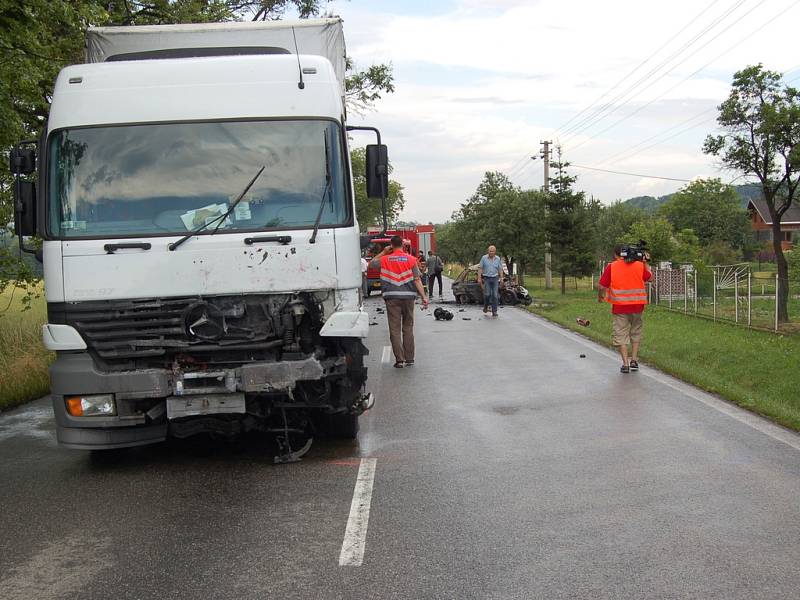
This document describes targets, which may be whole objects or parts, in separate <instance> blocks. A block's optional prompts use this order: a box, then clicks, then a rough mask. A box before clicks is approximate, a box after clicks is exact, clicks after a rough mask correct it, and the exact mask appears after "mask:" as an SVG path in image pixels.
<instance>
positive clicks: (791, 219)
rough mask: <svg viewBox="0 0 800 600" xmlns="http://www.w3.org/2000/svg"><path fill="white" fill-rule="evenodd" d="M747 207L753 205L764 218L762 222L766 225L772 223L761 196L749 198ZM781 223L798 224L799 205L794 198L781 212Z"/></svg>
mask: <svg viewBox="0 0 800 600" xmlns="http://www.w3.org/2000/svg"><path fill="white" fill-rule="evenodd" d="M747 207H748V209H749V208H750V207H753V208H754V209H755V210H756V211H757V212H758V214H759V215H760V216H761V218H762V219H763V220H764V223H766V224H767V225H772V217H770V216H769V209H768V208H767V202H766V201H765V200H764V199H763V198H753V199H751V200H750V203H749V204H748V205H747ZM781 225H800V205H798V203H797V200H796V199H795V201H794V202H792V205H791V206H790V207H789V210H787V211H786V212H785V213H783V217H782V218H781Z"/></svg>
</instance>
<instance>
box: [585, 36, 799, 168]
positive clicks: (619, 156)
mask: <svg viewBox="0 0 800 600" xmlns="http://www.w3.org/2000/svg"><path fill="white" fill-rule="evenodd" d="M768 23H769V21H768ZM764 25H766V23H765V24H764ZM762 27H763V26H762ZM759 29H760V28H759ZM798 67H800V63H798V64H796V65H795V66H793V67H791V68H789V69H786V70H785V71H783V73H782V74H783V75H786V74H787V73H791V72H792V71H794V70H795V69H797V68H798ZM797 79H800V76H798V77H795V78H793V79H790V80H789V81H787V82H785V85H789V84H790V83H792V82H793V81H796V80H797ZM715 110H717V107H713V108H709V109H706V110H704V111H701V112H699V113H697V114H696V115H694V116H692V117H689V118H688V119H686V120H685V121H681V122H680V123H678V124H677V125H673V126H672V127H669V128H667V129H665V130H663V131H660V132H659V133H656V134H655V135H652V136H650V137H649V138H646V139H644V140H642V141H641V142H639V143H637V144H635V145H633V146H631V147H629V148H627V149H626V150H622V151H621V152H617V153H616V154H612V155H611V156H610V157H608V158H606V159H604V160H601V161H600V162H599V163H598V164H600V165H603V164H613V163H615V162H619V161H620V160H623V159H624V158H629V156H626V155H628V154H630V155H631V156H633V155H635V154H641V153H643V152H646V151H647V150H649V149H650V148H654V147H656V146H658V145H660V144H663V143H664V142H667V141H669V140H671V139H673V138H675V137H677V136H679V135H681V134H682V133H685V132H687V131H690V130H691V129H694V128H696V127H699V126H700V125H701V124H702V123H703V122H704V121H705V119H704V117H705V115H706V114H708V113H710V112H712V111H715ZM697 119H701V121H700V122H699V123H695V124H693V125H691V126H689V127H686V128H684V129H681V130H680V131H678V132H677V133H675V134H674V135H671V136H669V137H666V138H664V139H663V140H660V141H658V142H656V143H655V144H650V145H649V146H646V147H645V148H642V149H641V150H639V151H638V152H631V151H633V150H635V149H636V148H638V147H639V146H641V145H642V144H646V143H647V142H649V141H650V140H654V139H656V138H658V137H661V136H662V135H664V134H666V133H669V132H670V131H673V130H674V129H676V128H678V127H681V126H682V125H684V124H687V123H690V122H692V121H695V120H697Z"/></svg>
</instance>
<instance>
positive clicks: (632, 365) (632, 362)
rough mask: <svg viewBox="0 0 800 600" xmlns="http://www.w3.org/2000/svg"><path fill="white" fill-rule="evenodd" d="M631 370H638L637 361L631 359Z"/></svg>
mask: <svg viewBox="0 0 800 600" xmlns="http://www.w3.org/2000/svg"><path fill="white" fill-rule="evenodd" d="M630 366H631V371H638V370H639V363H638V362H637V361H635V360H632V361H631V365H630Z"/></svg>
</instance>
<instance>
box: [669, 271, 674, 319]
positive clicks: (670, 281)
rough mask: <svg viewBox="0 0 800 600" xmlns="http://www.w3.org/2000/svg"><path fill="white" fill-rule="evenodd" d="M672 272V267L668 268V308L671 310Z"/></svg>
mask: <svg viewBox="0 0 800 600" xmlns="http://www.w3.org/2000/svg"><path fill="white" fill-rule="evenodd" d="M673 273H674V271H673V269H672V268H670V270H669V309H670V310H672V274H673Z"/></svg>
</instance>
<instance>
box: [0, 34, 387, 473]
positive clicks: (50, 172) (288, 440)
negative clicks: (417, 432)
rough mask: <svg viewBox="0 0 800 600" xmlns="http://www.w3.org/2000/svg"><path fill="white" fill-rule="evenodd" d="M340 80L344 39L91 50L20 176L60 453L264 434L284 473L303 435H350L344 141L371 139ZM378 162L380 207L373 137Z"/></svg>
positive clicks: (69, 72)
mask: <svg viewBox="0 0 800 600" xmlns="http://www.w3.org/2000/svg"><path fill="white" fill-rule="evenodd" d="M344 70H345V49H344V38H343V33H342V23H341V20H339V19H319V20H308V21H295V22H273V23H224V24H202V25H175V26H140V27H118V28H96V29H90V30H89V31H88V35H87V64H81V65H74V66H69V67H67V68H65V69H63V70H62V71H61V73H60V74H59V76H58V80H57V81H56V84H55V90H54V93H53V99H52V106H51V110H50V115H49V120H48V122H47V127H46V129H45V131H44V132H43V133H42V136H41V138H40V139H39V140H37V141H35V142H22V143H20V144H19V145H18V146H17V147H16V148H15V149H14V150H13V151H12V153H11V157H10V160H11V167H12V171H13V172H14V173H16V174H17V180H16V184H15V185H16V188H15V199H16V224H17V230H18V233H19V234H20V240H21V239H22V236H23V235H25V236H27V235H37V236H38V237H40V238H41V239H42V240H43V244H42V248H41V251H37V252H38V255H39V257H40V259H42V260H43V263H44V278H45V290H46V299H47V307H48V323H47V324H46V325H44V327H43V336H44V342H45V345H46V346H47V348H49V349H50V350H54V351H55V352H56V354H57V357H56V360H55V362H54V363H53V365H52V367H51V371H50V373H51V392H52V399H53V407H54V410H55V417H56V423H57V435H58V440H59V442H60V443H61V444H62V445H64V446H67V447H71V448H80V449H112V448H122V447H127V446H134V445H142V444H149V443H155V442H159V441H162V440H164V439H165V438H166V437H168V436H175V437H187V436H190V435H193V434H196V433H210V434H214V435H218V436H237V435H239V434H241V433H243V432H247V431H251V430H256V431H268V432H274V433H275V434H277V439H278V442H279V445H280V452H279V457H277V458H279V459H280V460H285V461H287V460H292V459H295V458H298V457H299V456H300V455H301V454H302V453H303V452H304V451H306V450H307V448H308V446H310V440H311V435H312V433H313V432H314V431H320V430H324V431H326V432H327V433H329V434H332V435H335V436H342V437H355V435H356V434H357V431H358V416H359V414H361V413H362V412H363V411H364V410H365V409H367V408H368V407H369V406H371V403H372V396H371V395H370V394H368V393H366V390H365V383H366V379H367V371H366V368H365V366H364V360H363V359H364V356H365V355H366V354H367V350H366V347H365V346H364V344H363V342H362V340H363V339H364V338H365V337H366V336H367V332H368V329H369V327H368V325H369V323H368V318H367V314H366V313H365V312H364V311H363V310H362V306H361V300H362V299H361V294H360V289H361V270H360V247H361V245H362V244H361V238H360V236H359V228H358V224H357V222H356V215H355V205H354V194H353V182H352V176H351V172H350V160H349V152H348V134H347V131H348V129H372V128H348V127H347V126H346V123H345V114H346V109H345V104H344ZM373 131H375V132H376V133H377V130H373ZM37 155H38V165H37ZM368 163H369V164H368V173H367V180H368V188H369V190H370V192H369V193H370V195H371V196H372V197H377V196H385V190H386V187H387V179H386V177H387V176H386V149H385V146H382V145H381V144H380V134H378V144H377V145H372V146H369V147H368ZM37 166H38V169H37ZM37 171H38V173H37ZM34 174H37V175H34ZM37 176H38V178H37ZM33 179H36V180H35V181H33ZM384 209H385V204H384ZM23 249H24V250H26V251H32V250H31V249H29V248H23Z"/></svg>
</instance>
